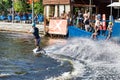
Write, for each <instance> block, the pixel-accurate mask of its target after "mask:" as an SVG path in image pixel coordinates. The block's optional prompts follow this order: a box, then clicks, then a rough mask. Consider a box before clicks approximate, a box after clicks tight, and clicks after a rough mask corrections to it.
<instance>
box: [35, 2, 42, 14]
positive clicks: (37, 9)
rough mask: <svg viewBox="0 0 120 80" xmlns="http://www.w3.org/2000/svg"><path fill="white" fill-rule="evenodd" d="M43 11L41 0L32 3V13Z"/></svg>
mask: <svg viewBox="0 0 120 80" xmlns="http://www.w3.org/2000/svg"><path fill="white" fill-rule="evenodd" d="M43 11H44V7H43V5H42V0H40V1H39V2H35V3H34V13H35V14H43Z"/></svg>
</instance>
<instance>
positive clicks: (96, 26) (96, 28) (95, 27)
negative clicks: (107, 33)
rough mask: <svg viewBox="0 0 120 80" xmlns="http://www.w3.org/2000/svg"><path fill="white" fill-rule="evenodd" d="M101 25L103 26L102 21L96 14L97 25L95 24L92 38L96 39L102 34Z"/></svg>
mask: <svg viewBox="0 0 120 80" xmlns="http://www.w3.org/2000/svg"><path fill="white" fill-rule="evenodd" d="M100 26H101V22H100V19H99V18H98V17H97V16H96V21H95V26H94V30H95V31H94V33H93V34H92V36H91V38H92V39H94V40H96V39H97V35H100V30H99V29H100Z"/></svg>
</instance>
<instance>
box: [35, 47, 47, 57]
mask: <svg viewBox="0 0 120 80" xmlns="http://www.w3.org/2000/svg"><path fill="white" fill-rule="evenodd" d="M45 53H46V51H45V50H44V49H40V50H37V48H35V49H33V55H34V56H40V55H41V54H45Z"/></svg>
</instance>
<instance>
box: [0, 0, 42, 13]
mask: <svg viewBox="0 0 120 80" xmlns="http://www.w3.org/2000/svg"><path fill="white" fill-rule="evenodd" d="M42 1H43V0H38V1H36V2H34V13H35V14H43V11H44V8H43V5H42ZM12 2H13V3H12ZM12 4H13V5H12ZM12 6H14V10H15V12H29V11H31V10H32V6H31V4H28V3H27V0H0V12H3V11H4V12H7V11H8V10H9V9H12Z"/></svg>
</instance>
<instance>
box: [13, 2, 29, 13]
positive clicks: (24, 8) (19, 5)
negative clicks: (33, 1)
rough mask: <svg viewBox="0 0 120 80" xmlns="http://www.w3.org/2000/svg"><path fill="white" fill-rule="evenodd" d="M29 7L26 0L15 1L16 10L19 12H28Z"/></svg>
mask: <svg viewBox="0 0 120 80" xmlns="http://www.w3.org/2000/svg"><path fill="white" fill-rule="evenodd" d="M27 8H28V5H27V3H26V0H17V1H15V2H14V10H15V11H17V12H26V11H27Z"/></svg>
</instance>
